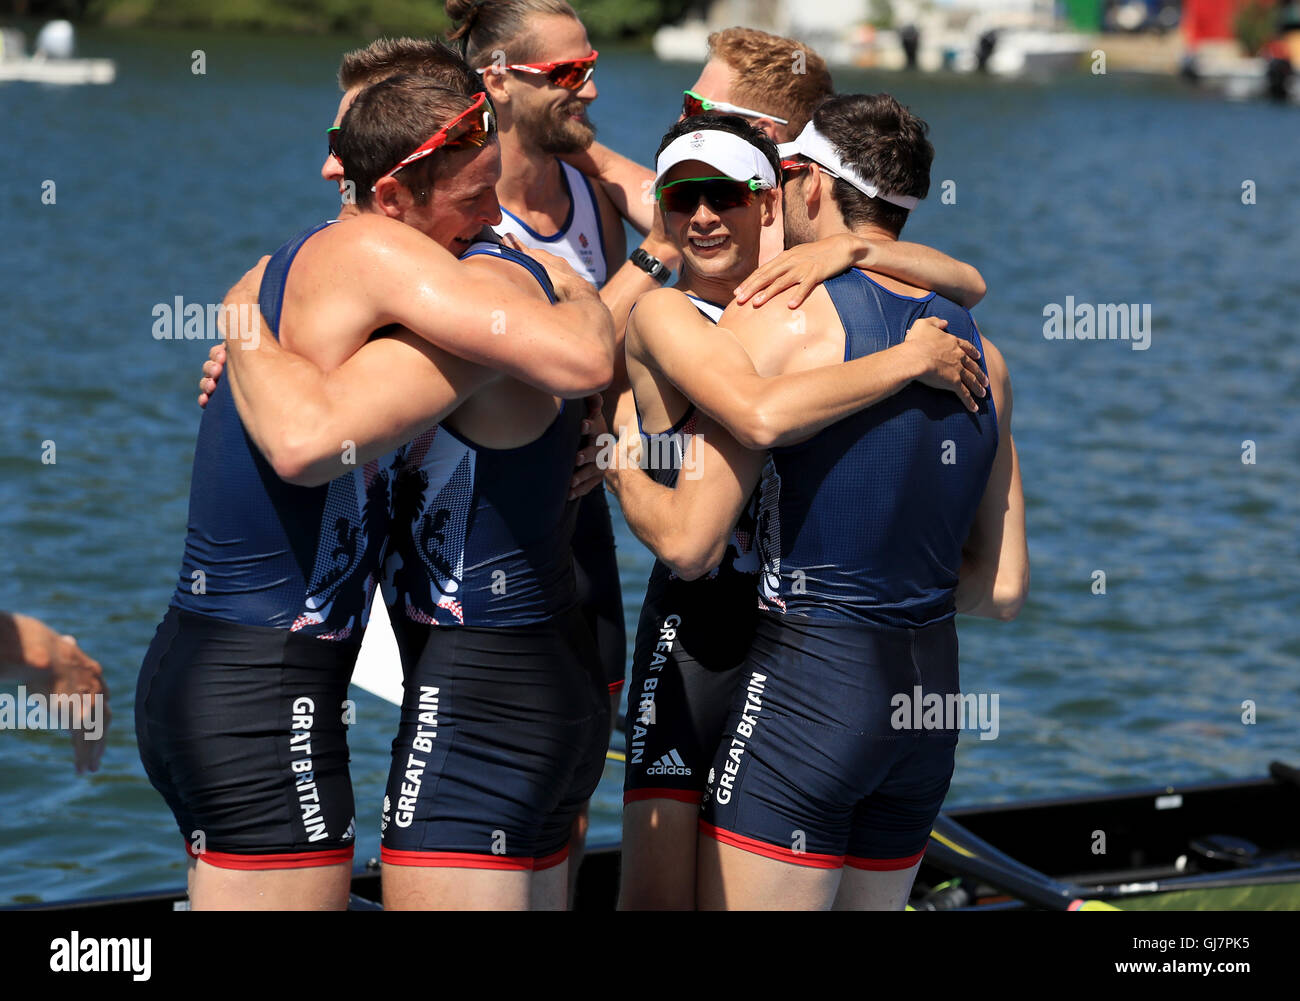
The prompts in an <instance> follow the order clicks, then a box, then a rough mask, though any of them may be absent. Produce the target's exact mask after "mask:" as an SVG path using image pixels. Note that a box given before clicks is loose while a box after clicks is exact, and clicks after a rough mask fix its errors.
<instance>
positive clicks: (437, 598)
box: [383, 243, 585, 627]
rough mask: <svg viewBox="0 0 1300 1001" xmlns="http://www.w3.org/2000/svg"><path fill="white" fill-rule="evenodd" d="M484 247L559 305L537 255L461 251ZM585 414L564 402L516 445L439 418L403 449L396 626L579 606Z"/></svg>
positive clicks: (396, 521)
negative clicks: (576, 565)
mask: <svg viewBox="0 0 1300 1001" xmlns="http://www.w3.org/2000/svg"><path fill="white" fill-rule="evenodd" d="M481 254H493V255H495V256H499V257H503V258H505V259H507V260H511V261H514V262H515V263H516V264H519V265H520V266H521V267H524V268H526V269H528V270H529V272H530V273H532V274H533V276H534V277H535V278H536V279H537V281H538V282H539V283H540V284H541V286H542V288H543V289H544V290H545V291H546V293H547V296H548V298H550V299H551V301H552V302H554V301H555V294H554V291H553V290H552V288H551V283H550V280H549V279H548V278H547V277H546V272H545V271H543V270H542V269H541V267H540V266H539V265H538V264H537V263H536V262H535V261H534V260H533V259H532V258H530V257H527V256H526V255H524V254H519V253H516V252H515V251H513V250H511V249H509V248H507V247H503V246H501V245H499V244H494V243H476V244H474V245H473V246H471V247H470V249H469V250H468V251H466V252H465V254H463V255H462V258H461V259H462V260H464V259H465V258H469V257H474V256H478V255H481ZM584 417H585V413H584V408H583V407H582V405H581V404H580V403H577V402H572V401H564V402H562V403H561V406H560V410H559V413H557V414H556V416H555V419H554V420H553V421H552V422H551V424H550V426H549V427H548V428H547V429H546V430H545V431H544V432H543V433H542V434H541V435H540V436H539V437H538V438H536V439H535V440H534V441H531V442H529V443H528V444H527V445H522V446H520V447H518V448H508V449H494V448H485V447H483V446H481V445H478V444H476V443H475V442H473V441H470V440H469V439H468V438H466V437H464V436H463V435H461V434H459V433H457V432H456V431H454V430H452V429H451V428H450V427H448V426H447V425H446V424H439V425H436V426H434V427H432V428H430V429H429V430H428V431H425V432H423V433H422V434H420V435H417V436H416V438H415V439H414V440H412V441H411V442H410V443H409V444H407V445H403V446H402V447H401V448H399V449H398V450H397V452H396V454H395V457H394V459H393V462H392V469H393V471H394V475H393V502H392V512H391V514H392V521H391V538H390V541H389V545H388V553H387V558H386V562H385V565H384V574H383V576H384V597H385V599H386V600H387V602H388V604H389V605H390V606H392V611H393V617H392V618H393V622H394V625H395V626H396V624H397V622H398V621H399V619H403V620H408V621H411V622H416V623H421V624H423V625H435V624H436V625H440V626H464V625H471V626H485V627H498V626H519V625H526V624H529V623H533V622H540V621H542V620H544V619H548V618H551V617H552V616H554V615H558V614H559V613H561V612H564V611H567V610H568V609H569V608H571V607H572V606H573V604H574V602H575V594H574V578H573V560H572V555H571V553H572V548H571V540H572V535H573V526H574V519H575V516H576V513H577V506H578V505H577V503H576V502H570V501H569V500H568V484H569V481H570V480H571V479H572V477H573V461H574V456H575V455H577V453H578V448H579V442H580V439H581V431H580V425H581V423H582V420H583V418H584Z"/></svg>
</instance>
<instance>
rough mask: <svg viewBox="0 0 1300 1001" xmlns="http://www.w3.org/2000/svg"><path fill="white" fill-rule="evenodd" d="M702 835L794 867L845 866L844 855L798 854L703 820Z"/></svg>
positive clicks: (792, 850) (835, 867) (828, 867)
mask: <svg viewBox="0 0 1300 1001" xmlns="http://www.w3.org/2000/svg"><path fill="white" fill-rule="evenodd" d="M700 833H701V834H703V835H704V836H705V837H709V838H713V839H714V840H716V841H720V842H722V844H724V845H730V846H731V847H732V848H739V849H741V850H742V851H747V852H752V853H753V854H755V855H763V856H766V857H767V858H772V859H776V860H777V861H778V862H789V863H790V864H792V865H802V866H806V867H807V868H809V869H839V868H840V867H841V866H843V865H844V856H843V855H820V854H818V853H817V852H797V851H795V850H794V849H792V848H785V847H783V846H781V845H774V844H771V843H769V842H767V841H759V840H758V839H757V838H747V837H745V835H743V834H737V833H736V832H735V831H725V830H723V829H722V828H721V827H714V826H713V825H712V824H706V823H705V822H704V821H702V820H701V821H700Z"/></svg>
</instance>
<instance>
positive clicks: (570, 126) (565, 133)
mask: <svg viewBox="0 0 1300 1001" xmlns="http://www.w3.org/2000/svg"><path fill="white" fill-rule="evenodd" d="M570 110H572V105H565V106H564V107H562V108H560V109H559V110H558V111H557V112H556V113H555V115H554V116H548V117H547V119H546V120H545V121H542V122H530V123H528V125H527V126H526V128H525V131H526V132H527V134H528V139H529V145H532V146H535V147H536V148H537V149H540V150H541V151H542V152H543V153H553V154H560V153H581V152H582V151H583V150H585V149H586V148H587V147H588V146H590V145H591V144H592V142H594V141H595V139H596V126H594V125H592V124H591V122H590V121H588V120H586V119H585V117H584V120H583V121H582V122H580V123H578V122H572V121H568V120H566V119H565V118H562V117H561V116H564V115H567V114H568V113H569V111H570ZM584 115H585V112H584Z"/></svg>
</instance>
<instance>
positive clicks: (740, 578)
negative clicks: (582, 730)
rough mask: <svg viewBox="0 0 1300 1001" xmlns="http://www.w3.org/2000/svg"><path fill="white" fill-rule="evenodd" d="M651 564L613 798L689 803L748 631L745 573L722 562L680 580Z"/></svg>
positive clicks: (750, 617)
mask: <svg viewBox="0 0 1300 1001" xmlns="http://www.w3.org/2000/svg"><path fill="white" fill-rule="evenodd" d="M655 569H656V572H655V574H652V575H651V578H650V583H649V585H648V586H647V588H646V598H645V603H644V604H643V605H642V606H641V621H640V623H639V625H638V626H637V632H636V649H635V652H634V653H633V655H632V683H631V687H630V688H629V689H628V693H627V767H626V768H625V769H624V773H623V776H624V777H623V802H624V803H625V804H626V803H633V802H636V801H638V800H643V799H675V800H678V801H680V802H684V803H693V804H694V803H699V802H700V797H701V794H702V793H703V792H704V779H705V776H706V775H707V774H708V771H709V765H710V764H712V762H713V752H714V750H715V749H716V748H717V746H718V741H719V740H720V739H721V737H722V732H723V728H724V727H725V726H726V722H727V713H728V711H729V710H730V709H731V698H732V694H733V693H734V692H735V689H736V682H737V680H738V679H739V678H740V677H741V673H742V668H743V666H744V663H745V655H746V654H747V653H748V652H749V644H750V640H751V639H752V638H753V633H754V623H755V620H756V619H757V617H758V603H757V602H756V601H755V600H754V593H755V589H754V578H753V576H752V575H750V574H740V573H734V572H728V573H722V574H719V575H718V576H716V577H713V578H703V577H702V578H700V579H699V580H691V581H687V580H681V579H680V578H677V577H672V578H670V577H669V576H668V573H667V571H666V570H663V568H661V567H656V568H655ZM660 571H662V572H660Z"/></svg>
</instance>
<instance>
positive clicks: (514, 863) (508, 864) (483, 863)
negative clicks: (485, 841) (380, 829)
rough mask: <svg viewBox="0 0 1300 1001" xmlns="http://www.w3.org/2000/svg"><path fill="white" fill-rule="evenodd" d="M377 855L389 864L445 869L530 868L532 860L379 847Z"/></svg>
mask: <svg viewBox="0 0 1300 1001" xmlns="http://www.w3.org/2000/svg"><path fill="white" fill-rule="evenodd" d="M379 857H380V858H381V859H383V861H385V862H386V863H388V864H389V865H415V866H433V867H436V868H446V869H515V870H518V869H531V868H533V860H532V859H530V858H521V857H519V856H517V855H480V854H478V853H477V852H406V851H399V850H398V849H396V848H384V847H382V846H381V847H380V849H379Z"/></svg>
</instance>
